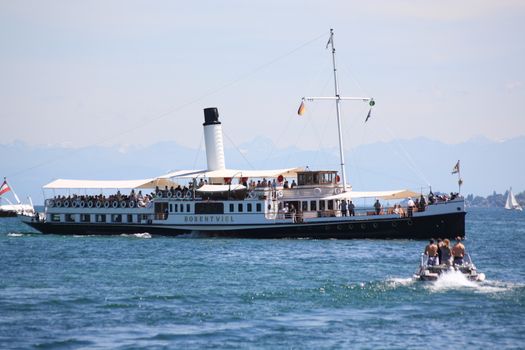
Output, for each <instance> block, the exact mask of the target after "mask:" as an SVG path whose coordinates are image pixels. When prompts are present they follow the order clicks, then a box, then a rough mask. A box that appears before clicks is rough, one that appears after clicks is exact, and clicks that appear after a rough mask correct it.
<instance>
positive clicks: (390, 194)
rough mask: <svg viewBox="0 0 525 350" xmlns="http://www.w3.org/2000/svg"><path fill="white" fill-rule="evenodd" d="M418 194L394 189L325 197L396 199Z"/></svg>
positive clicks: (350, 192) (353, 192)
mask: <svg viewBox="0 0 525 350" xmlns="http://www.w3.org/2000/svg"><path fill="white" fill-rule="evenodd" d="M419 196H420V194H419V193H417V192H413V191H410V190H394V191H369V192H360V191H348V192H344V193H340V194H335V195H333V196H329V197H326V198H325V199H356V198H378V199H384V200H396V199H407V198H409V197H411V198H415V197H419Z"/></svg>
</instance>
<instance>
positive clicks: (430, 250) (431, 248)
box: [425, 239, 438, 266]
mask: <svg viewBox="0 0 525 350" xmlns="http://www.w3.org/2000/svg"><path fill="white" fill-rule="evenodd" d="M425 255H427V256H428V260H427V265H428V266H435V265H437V264H438V261H437V259H438V247H437V245H436V244H435V243H434V240H433V239H431V240H430V242H429V243H428V245H427V246H426V247H425Z"/></svg>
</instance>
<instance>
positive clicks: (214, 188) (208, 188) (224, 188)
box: [196, 184, 246, 192]
mask: <svg viewBox="0 0 525 350" xmlns="http://www.w3.org/2000/svg"><path fill="white" fill-rule="evenodd" d="M245 189H246V186H243V185H239V184H236V185H203V186H201V187H199V188H197V190H196V191H197V192H228V191H239V190H245Z"/></svg>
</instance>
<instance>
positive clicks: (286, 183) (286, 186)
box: [283, 180, 290, 188]
mask: <svg viewBox="0 0 525 350" xmlns="http://www.w3.org/2000/svg"><path fill="white" fill-rule="evenodd" d="M289 187H290V186H288V180H286V181H285V182H284V185H283V188H289Z"/></svg>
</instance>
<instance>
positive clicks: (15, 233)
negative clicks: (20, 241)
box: [7, 232, 24, 237]
mask: <svg viewBox="0 0 525 350" xmlns="http://www.w3.org/2000/svg"><path fill="white" fill-rule="evenodd" d="M23 235H24V234H23V233H17V232H9V233H8V234H7V236H8V237H22V236H23Z"/></svg>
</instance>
